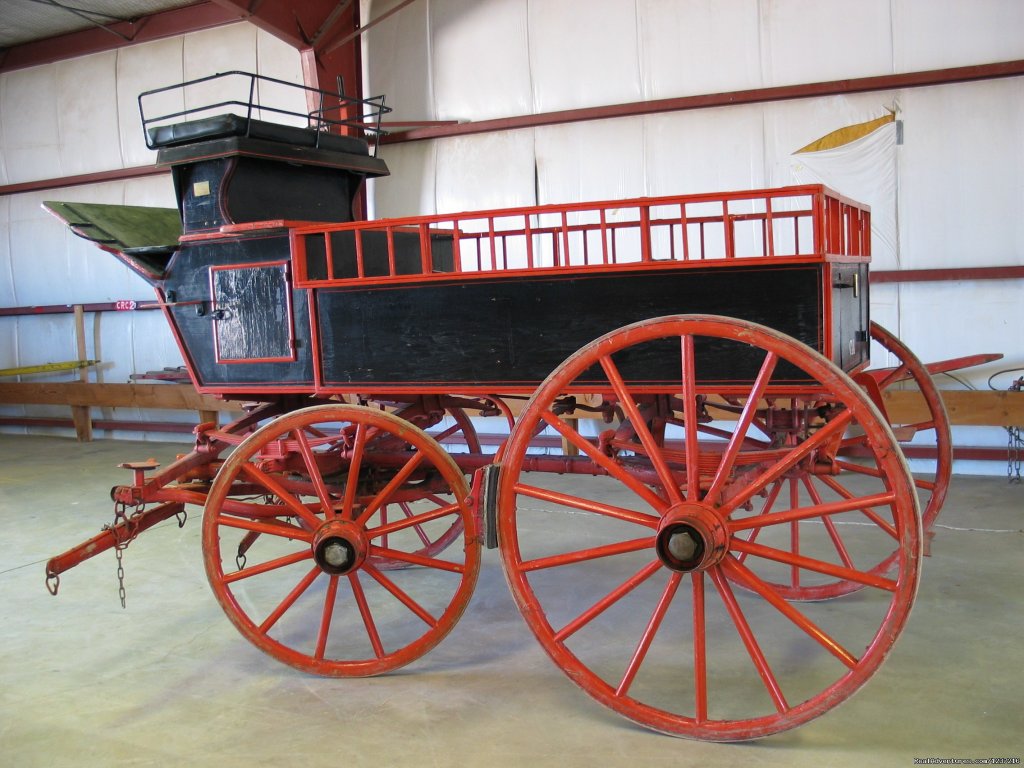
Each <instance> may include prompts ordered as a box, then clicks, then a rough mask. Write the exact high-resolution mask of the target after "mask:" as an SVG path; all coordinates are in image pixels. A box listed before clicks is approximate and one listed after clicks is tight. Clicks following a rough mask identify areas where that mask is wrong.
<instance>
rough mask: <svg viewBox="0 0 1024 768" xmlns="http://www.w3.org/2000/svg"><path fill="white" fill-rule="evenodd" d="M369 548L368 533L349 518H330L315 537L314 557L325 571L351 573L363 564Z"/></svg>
mask: <svg viewBox="0 0 1024 768" xmlns="http://www.w3.org/2000/svg"><path fill="white" fill-rule="evenodd" d="M368 549H369V543H368V542H367V540H366V534H365V533H364V532H363V530H362V529H361V528H360V527H359V526H357V525H355V524H354V523H353V522H351V521H349V520H329V521H328V522H326V523H324V524H323V525H322V526H320V530H318V531H317V532H316V535H315V536H314V537H313V559H314V560H315V561H316V564H317V565H319V566H320V569H321V570H322V571H324V572H325V573H331V574H339V575H340V574H346V573H351V572H352V571H354V570H356V569H357V568H359V566H361V565H362V564H363V561H364V560H365V559H366V553H367V551H368Z"/></svg>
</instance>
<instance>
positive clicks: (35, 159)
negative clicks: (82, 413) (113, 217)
mask: <svg viewBox="0 0 1024 768" xmlns="http://www.w3.org/2000/svg"><path fill="white" fill-rule="evenodd" d="M234 69H238V70H243V71H250V72H258V73H260V74H263V75H269V76H271V77H276V78H280V79H282V80H287V81H289V82H294V83H298V84H301V83H302V69H301V66H300V62H299V55H298V52H297V51H295V50H294V49H292V48H291V47H289V46H287V45H285V44H284V43H282V42H280V41H278V40H277V39H276V38H274V37H272V36H271V35H269V34H266V33H264V32H261V31H259V30H257V28H256V27H255V26H253V25H251V24H248V23H240V24H234V25H230V26H227V27H220V28H217V29H212V30H207V31H204V32H197V33H193V34H189V35H183V36H179V37H174V38H169V39H166V40H161V41H158V42H153V43H146V44H143V45H138V46H133V47H128V48H122V49H119V50H116V51H110V52H106V53H100V54H95V55H92V56H84V57H80V58H76V59H70V60H67V61H62V62H59V63H56V64H52V65H45V66H39V67H33V68H29V69H24V70H17V71H14V72H7V73H3V74H0V184H18V183H21V182H28V181H37V180H42V179H52V178H61V177H64V176H73V175H78V174H88V173H95V172H99V171H109V170H116V169H120V168H131V167H135V166H143V165H151V164H152V163H154V162H155V160H156V153H155V152H153V151H151V150H149V149H147V148H146V144H145V140H144V136H143V133H142V126H141V123H140V121H139V113H138V104H137V100H136V99H137V96H138V94H139V93H140V92H142V91H145V90H148V89H151V88H158V87H161V86H165V85H172V84H175V83H180V82H182V81H183V80H187V79H192V78H197V77H203V76H206V75H210V74H213V73H215V72H222V71H229V70H234ZM174 98H179V100H180V94H176V95H175V97H174ZM167 106H168V111H170V110H171V109H173V108H174V107H175V105H174V104H168V105H167ZM44 200H65V201H84V202H94V203H111V204H126V205H151V206H159V207H168V208H173V207H175V205H176V202H175V199H174V190H173V187H172V185H171V180H170V176H169V175H166V174H165V175H160V176H149V177H143V178H138V179H129V180H124V181H113V182H106V183H100V184H90V185H84V186H73V187H68V188H66V189H50V190H46V191H42V192H28V193H24V194H14V195H6V196H2V197H0V306H3V307H12V306H34V305H49V304H81V303H93V302H96V303H104V302H111V301H117V300H119V299H135V300H144V301H152V300H153V298H154V296H153V292H152V289H151V288H150V287H149V286H148V285H147V284H146V283H145V282H144V281H143V280H142V279H141V278H139V277H137V276H136V275H134V274H133V273H132V272H131V271H130V270H129V269H128V268H127V267H125V266H123V265H122V264H121V263H120V262H119V261H117V260H116V259H114V258H113V257H111V256H109V255H107V254H105V253H103V252H102V251H100V250H99V249H98V248H97V247H96V246H95V245H93V244H92V243H89V242H87V241H85V240H82V239H81V238H79V237H76V236H75V235H73V234H71V233H70V232H69V231H68V230H67V229H66V227H64V225H63V224H62V223H60V222H59V221H57V220H56V219H55V218H53V217H52V216H49V215H48V214H47V213H46V212H44V211H43V210H42V208H41V207H40V204H41V203H42V202H43V201H44ZM86 321H87V331H86V336H87V356H88V357H89V358H90V359H100V360H102V361H103V365H102V366H100V367H99V369H98V370H97V371H96V373H95V374H94V375H93V377H92V378H91V380H95V381H100V382H107V383H123V382H127V381H128V377H129V376H130V375H131V374H132V373H144V372H146V371H150V370H159V369H161V368H163V367H166V366H177V365H181V364H182V358H181V354H180V352H179V350H178V347H177V345H176V344H175V342H174V339H173V337H172V336H171V333H170V331H169V329H168V328H167V323H166V321H165V320H164V318H163V315H162V313H160V312H157V311H145V312H124V313H121V312H107V313H103V314H98V313H97V314H90V315H87V316H86ZM77 357H78V354H77V348H76V344H75V335H74V325H73V320H72V316H71V315H39V316H27V317H24V316H23V317H3V318H0V368H13V367H21V366H30V365H39V364H43V363H48V362H56V361H63V360H73V359H77ZM77 377H78V376H77V373H75V374H73V375H72V374H64V375H58V376H50V377H39V376H33V377H31V378H29V377H25V378H24V380H25V381H40V380H57V381H72V380H77ZM0 415H5V416H21V415H31V416H55V417H64V418H66V417H67V416H68V415H69V414H68V409H67V408H64V407H60V406H52V407H46V406H34V407H22V406H6V407H4V406H0ZM94 417H102V418H108V419H109V418H116V419H121V420H134V419H141V418H146V419H149V420H164V421H172V420H178V421H182V422H188V423H194V422H195V414H194V413H187V412H173V411H161V412H146V413H143V412H140V411H138V410H136V409H126V408H121V409H117V410H116V413H114V412H113V411H112V410H111V409H105V410H104V412H103V413H102V414H99V413H95V412H94ZM8 429H9V430H10V431H18V430H16V429H14V428H8ZM36 431H42V430H36ZM133 436H138V435H133ZM145 437H147V438H148V439H166V438H165V437H162V436H161V434H160V433H149V434H147V435H145ZM172 439H184V438H181V437H178V438H172Z"/></svg>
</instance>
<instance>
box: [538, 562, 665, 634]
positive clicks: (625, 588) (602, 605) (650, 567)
mask: <svg viewBox="0 0 1024 768" xmlns="http://www.w3.org/2000/svg"><path fill="white" fill-rule="evenodd" d="M659 570H661V562H660V561H658V560H654V561H652V562H650V563H648V564H647V565H645V566H644V567H643V568H641V569H640V570H639V571H637V572H636V573H634V574H633V575H632V576H630V577H629V578H628V579H626V580H625V581H624V582H622V583H621V584H619V586H617V587H616V588H615V589H613V590H612V591H611V592H609V593H608V594H606V595H605V596H604V597H602V598H601V599H600V600H598V601H597V602H596V603H594V604H593V605H591V606H590V607H589V608H587V609H586V610H585V611H583V613H581V614H580V615H579V616H577V617H576V618H575V619H573V620H572V621H570V622H569V623H568V624H566V625H565V626H564V627H562V628H561V629H560V630H558V631H557V632H556V633H555V636H554V639H555V640H556V641H557V642H560V643H561V642H565V640H566V639H568V638H569V637H570V636H572V635H573V634H575V633H576V632H578V631H579V630H580V629H582V628H583V627H585V626H586V625H587V624H589V623H590V622H591V621H593V620H594V619H596V618H597V617H598V616H600V615H601V614H602V613H604V612H605V611H606V610H608V609H609V608H610V607H611V606H613V605H615V603H617V602H618V601H619V600H621V599H622V598H624V597H625V596H626V595H628V594H629V593H630V592H632V591H633V590H634V589H636V588H637V587H639V586H640V585H641V584H643V583H644V582H645V581H647V579H649V578H650V577H651V576H653V575H654V574H655V573H656V572H657V571H659Z"/></svg>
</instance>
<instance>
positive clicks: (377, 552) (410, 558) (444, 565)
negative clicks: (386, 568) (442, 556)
mask: <svg viewBox="0 0 1024 768" xmlns="http://www.w3.org/2000/svg"><path fill="white" fill-rule="evenodd" d="M370 555H371V556H372V557H384V558H390V559H392V560H401V561H402V562H404V563H410V564H412V565H422V566H425V567H427V568H436V569H437V570H440V571H451V572H452V573H463V572H464V571H465V570H466V569H465V567H464V566H463V565H461V564H459V563H452V562H450V561H448V560H438V559H437V558H436V557H425V556H423V555H417V554H415V553H414V552H402V551H400V550H397V549H388V548H387V547H378V546H375V545H371V546H370Z"/></svg>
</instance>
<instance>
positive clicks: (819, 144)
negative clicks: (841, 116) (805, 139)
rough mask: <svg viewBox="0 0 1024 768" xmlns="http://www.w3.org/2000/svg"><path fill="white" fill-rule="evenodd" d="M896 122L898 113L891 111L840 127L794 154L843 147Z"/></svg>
mask: <svg viewBox="0 0 1024 768" xmlns="http://www.w3.org/2000/svg"><path fill="white" fill-rule="evenodd" d="M894 122H896V113H895V112H892V111H890V112H889V114H888V115H885V116H884V117H879V118H877V119H875V120H868V121H867V122H866V123H857V124H856V125H848V126H846V127H845V128H840V129H839V130H837V131H832V133H829V134H826V135H825V136H822V137H821V138H820V139H818V140H817V141H812V142H811V143H810V144H808V145H807V146H806V147H803V148H801V149H798V150H797V151H796V152H794V153H793V154H794V155H799V154H802V153H804V152H822V151H824V150H826V149H835V148H836V147H841V146H843V145H844V144H849V143H851V142H854V141H856V140H857V139H862V138H864V137H865V136H867V135H868V134H869V133H872V132H873V131H876V130H878V129H879V128H881V127H882V126H883V125H886V124H887V123H894Z"/></svg>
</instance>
